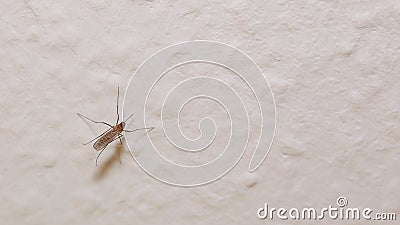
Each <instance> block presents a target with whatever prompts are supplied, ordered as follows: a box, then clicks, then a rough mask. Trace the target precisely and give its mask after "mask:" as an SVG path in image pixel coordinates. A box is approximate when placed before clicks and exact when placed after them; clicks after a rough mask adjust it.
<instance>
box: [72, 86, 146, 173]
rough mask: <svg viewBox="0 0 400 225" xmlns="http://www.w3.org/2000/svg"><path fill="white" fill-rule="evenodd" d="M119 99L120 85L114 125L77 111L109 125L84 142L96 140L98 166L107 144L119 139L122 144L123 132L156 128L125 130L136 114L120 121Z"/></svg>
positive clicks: (80, 115) (84, 117) (99, 122)
mask: <svg viewBox="0 0 400 225" xmlns="http://www.w3.org/2000/svg"><path fill="white" fill-rule="evenodd" d="M118 100H119V87H118V95H117V122H116V123H115V125H114V126H113V125H111V124H109V123H106V122H103V121H95V120H93V119H91V118H89V117H87V116H84V115H82V114H80V113H77V115H78V116H79V117H81V118H83V119H86V120H89V121H91V122H93V123H97V124H104V125H106V126H108V127H109V128H108V129H107V130H106V131H104V132H103V133H102V134H100V135H99V136H97V137H95V138H93V139H92V140H90V141H89V142H86V143H84V145H88V144H90V143H92V142H94V144H93V148H94V150H96V151H99V154H98V155H97V157H96V166H97V165H98V160H99V157H100V155H101V154H102V153H103V151H104V150H105V149H106V148H107V146H108V145H109V144H110V143H111V142H113V141H115V140H117V139H119V141H120V143H121V146H122V140H121V137H123V136H124V134H123V132H135V131H138V130H148V131H150V130H152V129H154V127H143V128H138V129H134V130H125V124H126V122H127V121H128V120H129V119H130V118H132V116H133V115H134V114H132V115H130V116H129V117H128V118H127V119H126V120H124V121H122V122H119V119H120V118H119V112H118V111H119V110H118ZM117 152H118V157H119V160H120V162H121V157H120V154H119V150H118V151H117ZM129 152H130V154H131V156H132V157H133V153H132V151H131V150H130V149H129Z"/></svg>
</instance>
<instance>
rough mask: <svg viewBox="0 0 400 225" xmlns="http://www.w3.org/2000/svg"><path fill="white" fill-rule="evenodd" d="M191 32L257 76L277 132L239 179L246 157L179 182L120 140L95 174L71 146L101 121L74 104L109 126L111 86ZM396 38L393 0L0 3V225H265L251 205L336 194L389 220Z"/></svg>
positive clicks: (394, 197) (399, 56) (398, 16)
mask: <svg viewBox="0 0 400 225" xmlns="http://www.w3.org/2000/svg"><path fill="white" fill-rule="evenodd" d="M196 39H208V40H214V41H220V42H224V43H227V44H229V45H232V46H235V47H237V48H239V49H240V50H242V51H243V52H245V53H246V54H248V55H249V56H250V57H251V58H252V59H253V60H254V61H255V62H256V63H257V64H258V65H259V67H260V68H261V70H262V71H263V72H264V74H265V76H266V78H267V79H268V81H269V82H270V84H271V88H272V90H273V93H274V96H275V101H276V110H277V121H276V122H277V123H276V125H277V130H276V136H275V139H274V143H273V145H272V148H271V151H270V154H269V155H268V157H267V159H266V161H265V162H264V164H263V165H262V166H261V167H260V169H259V170H257V172H255V173H253V174H249V173H248V172H247V170H246V169H247V164H248V161H249V159H250V157H251V153H249V152H247V153H246V154H245V156H244V159H243V160H242V161H241V162H240V163H239V165H238V166H237V167H235V169H234V170H232V171H231V172H230V173H229V174H228V175H227V176H225V177H223V178H222V179H221V180H219V181H217V182H214V183H212V184H210V185H206V186H202V187H197V188H179V187H173V186H169V185H166V184H163V183H160V182H158V181H156V180H155V179H153V178H151V177H149V176H148V175H147V174H146V173H145V172H144V171H143V170H141V168H140V167H139V166H138V165H137V164H135V163H134V162H133V161H132V159H131V157H130V155H129V152H128V151H127V149H126V148H121V147H119V149H120V150H122V151H121V152H122V153H121V161H122V164H120V163H119V162H118V155H117V154H116V151H115V149H116V148H118V146H117V144H118V143H115V144H113V145H111V146H109V148H108V149H107V151H106V152H105V153H104V155H103V156H102V157H101V158H100V161H99V164H100V165H99V166H98V167H96V166H95V158H96V156H97V154H96V152H95V151H94V150H93V149H92V148H91V146H83V145H82V143H83V142H85V141H87V140H89V139H90V138H92V137H93V135H94V133H98V132H100V131H101V129H102V127H101V126H100V127H98V126H93V125H91V124H90V126H88V125H86V124H85V123H84V122H83V121H82V120H81V119H80V118H79V117H78V116H77V115H76V113H77V112H80V113H83V114H85V115H87V116H91V117H93V118H96V119H98V120H104V121H110V122H112V121H114V120H115V98H116V87H117V86H120V87H121V89H125V88H126V86H127V84H128V81H129V79H130V76H131V74H132V71H134V70H135V69H136V68H137V67H138V66H139V65H140V64H141V63H142V62H143V61H144V60H145V59H146V58H147V57H149V56H151V55H152V54H153V53H154V52H156V51H158V50H160V49H162V48H164V47H166V46H169V45H171V44H175V43H178V42H181V41H188V40H196ZM399 40H400V2H399V1H397V0H385V1H373V0H371V1H356V0H349V1H326V0H324V1H323V0H320V1H317V0H310V1H290V0H288V1H285V0H282V1H251V2H250V1H243V0H241V1H239V0H238V1H155V0H153V1H138V0H137V1H131V0H124V1H94V0H90V1H37V0H24V1H20V0H16V1H2V3H1V7H0V46H1V47H0V78H1V79H0V90H1V96H0V106H1V108H0V118H1V123H0V131H1V136H0V138H1V142H0V143H1V144H0V146H1V155H0V162H1V163H0V181H1V185H0V199H1V201H0V221H1V224H8V225H11V224H42V225H43V224H96V225H101V224H208V225H211V224H265V223H266V221H262V220H260V219H258V218H257V216H256V212H257V209H258V208H259V207H262V206H263V205H264V203H268V204H270V205H271V206H272V207H286V208H291V207H298V208H302V207H316V208H322V207H326V206H328V205H330V204H331V205H335V204H336V203H335V201H336V198H337V197H339V196H342V195H343V196H346V197H347V199H348V200H349V206H351V207H362V208H364V207H369V208H372V209H374V210H375V211H380V212H396V213H397V217H400V201H399V200H400V193H399V186H400V179H399V171H400V166H399V165H400V164H399V163H398V162H399V156H400V155H399V139H400V125H399V119H400V114H399V110H400V98H399V91H398V90H399V88H400V79H399V74H400V64H399V62H400V41H399ZM199 69H200V68H198V67H190V68H189V67H188V68H186V70H185V68H183V69H182V71H178V72H174V73H172V75H173V74H175V75H179V74H181V75H182V74H183V75H184V74H187V73H199V72H198V71H199ZM209 69H210V70H208V72H210V71H211V72H212V68H211V67H210V68H209ZM203 72H204V73H207V71H203ZM172 75H171V77H174V76H172ZM171 79H179V76H176V77H175V78H171ZM164 82H165V83H164V85H166V86H168V85H169V84H168V80H166V81H164ZM238 86H240V85H239V84H238ZM160 89H162V87H160ZM239 89H240V88H239ZM239 91H241V93H244V94H245V93H247V91H248V90H246V89H240V90H239ZM249 101H251V100H249ZM198 104H200V106H201V107H202V108H203V107H207V101H200V102H198ZM196 107H197V106H191V107H189V108H188V109H186V111H183V113H184V116H185V117H184V118H186V120H187V122H188V123H190V119H191V118H201V115H202V114H201V113H202V111H201V110H200V111H199V110H196ZM212 109H213V108H212V107H211V110H212ZM154 115H155V116H157V115H158V114H157V112H154ZM192 116H193V117H192ZM90 128H93V129H94V131H95V132H93V131H91V129H90ZM186 128H187V129H186V132H188V133H189V134H190V133H192V134H196V133H197V132H198V130H197V125H196V124H195V125H193V126H187V127H186ZM158 132H159V133H156V134H157V135H155V138H156V139H157V138H162V137H163V136H162V133H161V132H160V131H158ZM138 135H139V134H138ZM143 138H146V137H145V136H143ZM218 143H219V142H218ZM220 144H221V146H222V144H223V141H222V142H220ZM249 145H253V146H254V145H255V143H254V140H253V139H250V143H249ZM216 149H217V150H218V146H217V148H216ZM165 154H168V153H165ZM213 154H215V152H214V153H213V152H211V156H212V155H213ZM204 157H209V156H206V155H205V156H204ZM193 160H196V158H195V159H193ZM199 160H200V161H201V160H202V159H201V158H200V159H199ZM398 219H399V218H398ZM291 222H292V221H287V222H285V224H286V223H287V224H290V223H291ZM319 222H322V223H324V224H339V223H342V221H332V220H329V219H327V220H323V221H319ZM272 223H275V224H282V223H284V222H283V221H281V220H276V221H273V222H272ZM299 223H300V224H314V223H316V222H314V221H301V222H299ZM350 223H352V224H354V223H356V224H364V223H365V221H355V222H354V221H353V222H350ZM371 224H372V223H371ZM385 224H397V223H396V222H395V221H392V222H385Z"/></svg>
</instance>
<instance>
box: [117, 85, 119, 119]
mask: <svg viewBox="0 0 400 225" xmlns="http://www.w3.org/2000/svg"><path fill="white" fill-rule="evenodd" d="M118 100H119V86H118V94H117V123H116V124H118V122H119V112H118Z"/></svg>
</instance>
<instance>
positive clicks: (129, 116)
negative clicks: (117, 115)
mask: <svg viewBox="0 0 400 225" xmlns="http://www.w3.org/2000/svg"><path fill="white" fill-rule="evenodd" d="M134 115H135V114H132V115H130V116H128V118H127V119H126V120H125V121H124V123H125V122H126V121H128V120H129V119H130V118H131V117H132V116H134Z"/></svg>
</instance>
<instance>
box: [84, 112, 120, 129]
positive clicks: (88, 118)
mask: <svg viewBox="0 0 400 225" xmlns="http://www.w3.org/2000/svg"><path fill="white" fill-rule="evenodd" d="M77 115H78V116H79V117H83V118H85V119H87V120H90V121H92V122H93V123H102V124H105V125H107V126H109V127H111V128H112V127H113V126H111V125H110V124H108V123H106V122H103V121H95V120H92V119H90V118H89V117H87V116H84V115H82V114H80V113H77Z"/></svg>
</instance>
